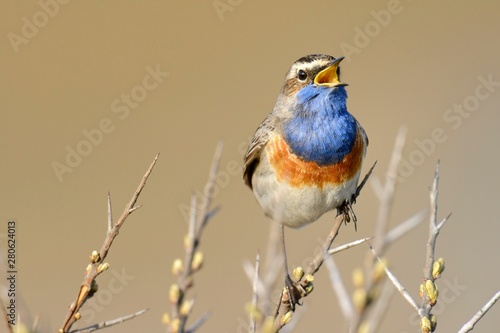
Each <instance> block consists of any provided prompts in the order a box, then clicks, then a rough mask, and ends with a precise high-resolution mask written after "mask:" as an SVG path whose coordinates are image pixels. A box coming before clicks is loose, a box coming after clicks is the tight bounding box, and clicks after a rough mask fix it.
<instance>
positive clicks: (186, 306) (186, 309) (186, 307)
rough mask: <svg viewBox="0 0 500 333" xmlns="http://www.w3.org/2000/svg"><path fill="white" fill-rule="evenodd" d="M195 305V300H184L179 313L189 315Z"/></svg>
mask: <svg viewBox="0 0 500 333" xmlns="http://www.w3.org/2000/svg"><path fill="white" fill-rule="evenodd" d="M193 305H194V300H193V299H190V300H186V301H184V302H182V305H181V308H180V310H179V313H180V314H181V316H188V315H189V314H190V313H191V309H192V308H193Z"/></svg>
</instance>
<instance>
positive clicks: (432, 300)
mask: <svg viewBox="0 0 500 333" xmlns="http://www.w3.org/2000/svg"><path fill="white" fill-rule="evenodd" d="M424 291H425V294H426V295H427V297H428V298H429V304H430V305H431V306H434V305H435V304H436V302H437V298H438V295H439V291H438V289H437V286H436V284H435V283H434V282H432V281H431V280H427V281H425V285H424Z"/></svg>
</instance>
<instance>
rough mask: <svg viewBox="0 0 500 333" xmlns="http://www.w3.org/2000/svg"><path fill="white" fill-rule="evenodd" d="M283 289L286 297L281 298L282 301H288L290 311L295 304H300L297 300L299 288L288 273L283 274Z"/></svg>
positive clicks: (293, 308) (299, 296)
mask: <svg viewBox="0 0 500 333" xmlns="http://www.w3.org/2000/svg"><path fill="white" fill-rule="evenodd" d="M285 290H286V294H287V297H285V298H284V299H283V302H284V303H288V304H289V305H290V309H291V310H292V311H295V305H302V304H300V302H299V299H300V298H301V295H300V291H299V289H298V288H297V285H296V284H295V282H294V281H293V280H292V278H291V277H290V274H288V273H287V274H286V276H285Z"/></svg>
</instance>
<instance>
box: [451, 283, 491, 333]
mask: <svg viewBox="0 0 500 333" xmlns="http://www.w3.org/2000/svg"><path fill="white" fill-rule="evenodd" d="M499 299H500V291H498V292H497V293H496V294H495V295H493V297H492V298H491V299H490V300H489V301H488V302H487V303H486V304H485V305H484V306H483V307H482V308H481V309H480V310H479V311H478V312H476V314H475V315H474V316H473V317H472V318H471V319H470V320H469V321H468V322H466V323H465V324H464V326H462V328H461V329H460V331H458V333H466V332H470V331H472V330H473V329H474V325H476V324H477V322H478V321H479V320H480V319H481V318H483V316H484V315H485V314H486V312H488V310H489V309H491V308H492V307H493V305H495V303H496V302H497V301H498V300H499Z"/></svg>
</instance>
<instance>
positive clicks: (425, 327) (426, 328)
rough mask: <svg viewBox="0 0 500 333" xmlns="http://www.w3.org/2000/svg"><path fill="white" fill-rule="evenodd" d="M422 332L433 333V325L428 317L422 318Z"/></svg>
mask: <svg viewBox="0 0 500 333" xmlns="http://www.w3.org/2000/svg"><path fill="white" fill-rule="evenodd" d="M420 330H421V331H422V333H429V332H432V324H431V321H430V320H429V318H427V317H422V318H420Z"/></svg>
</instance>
